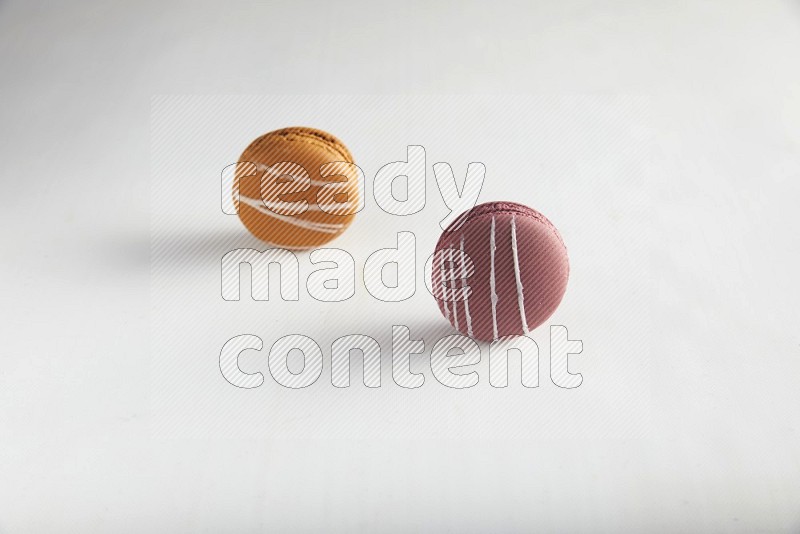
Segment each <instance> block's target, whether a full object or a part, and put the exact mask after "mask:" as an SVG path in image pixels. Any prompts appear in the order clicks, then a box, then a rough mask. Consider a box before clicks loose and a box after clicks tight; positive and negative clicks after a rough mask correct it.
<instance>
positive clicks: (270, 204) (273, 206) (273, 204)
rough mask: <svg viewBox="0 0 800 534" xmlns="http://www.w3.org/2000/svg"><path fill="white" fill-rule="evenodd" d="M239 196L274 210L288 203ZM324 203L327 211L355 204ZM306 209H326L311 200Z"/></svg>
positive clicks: (282, 207) (350, 206)
mask: <svg viewBox="0 0 800 534" xmlns="http://www.w3.org/2000/svg"><path fill="white" fill-rule="evenodd" d="M239 198H240V199H242V198H246V199H248V200H254V201H256V202H260V203H261V205H262V206H264V207H265V208H267V209H270V210H272V209H286V204H287V203H288V202H268V201H266V200H263V199H260V198H253V197H248V196H245V195H242V194H240V195H239ZM249 205H251V204H248V206H249ZM322 205H323V206H325V207H326V208H329V210H328V211H325V213H328V212H329V211H332V209H331V208H334V207H339V206H342V207H343V208H346V209H348V210H350V209H352V208H353V204H352V203H351V202H331V203H330V204H325V203H322ZM305 211H324V210H323V209H322V208H320V207H319V205H318V204H311V203H310V202H309V203H308V209H306V210H305ZM305 211H304V212H302V213H305ZM279 215H280V214H279Z"/></svg>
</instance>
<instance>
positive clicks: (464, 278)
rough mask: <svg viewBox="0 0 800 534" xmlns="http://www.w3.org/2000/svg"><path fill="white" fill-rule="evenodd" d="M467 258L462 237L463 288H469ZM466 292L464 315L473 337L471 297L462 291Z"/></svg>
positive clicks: (469, 332)
mask: <svg viewBox="0 0 800 534" xmlns="http://www.w3.org/2000/svg"><path fill="white" fill-rule="evenodd" d="M466 261H467V260H466V258H465V256H464V236H463V235H462V236H461V287H462V288H466V287H467V263H466ZM462 291H463V292H464V315H466V317H467V335H468V336H469V337H472V317H470V315H469V297H468V296H467V291H466V289H462Z"/></svg>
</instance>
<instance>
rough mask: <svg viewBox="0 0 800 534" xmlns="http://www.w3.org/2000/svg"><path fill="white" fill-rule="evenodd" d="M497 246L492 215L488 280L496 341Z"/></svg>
mask: <svg viewBox="0 0 800 534" xmlns="http://www.w3.org/2000/svg"><path fill="white" fill-rule="evenodd" d="M496 248H497V246H496V245H495V243H494V215H492V235H491V237H490V238H489V252H490V254H491V269H492V270H491V276H490V278H489V284H490V285H489V287H490V288H491V290H492V293H491V296H492V328H493V329H494V330H493V333H494V338H493V339H497V337H498V336H497V291H496V290H495V289H496V288H495V281H494V251H495V249H496Z"/></svg>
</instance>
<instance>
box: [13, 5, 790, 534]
mask: <svg viewBox="0 0 800 534" xmlns="http://www.w3.org/2000/svg"><path fill="white" fill-rule="evenodd" d="M798 51H800V7H798V6H797V4H795V3H789V2H785V3H784V2H694V3H691V4H690V5H677V4H668V3H661V2H625V3H613V4H612V3H610V2H581V3H579V2H547V3H540V4H538V5H537V6H534V7H531V6H530V5H528V4H527V3H518V4H511V3H498V2H493V3H491V4H487V5H481V4H477V3H470V4H464V5H458V6H456V5H450V4H444V3H430V2H425V3H418V4H400V3H397V4H393V5H387V6H378V5H374V4H372V3H369V4H368V3H364V4H363V5H359V4H355V3H351V4H333V3H331V4H329V5H324V6H323V5H314V4H311V3H305V4H304V3H291V4H289V3H286V4H282V5H270V6H268V5H266V4H264V5H260V4H254V3H249V2H248V3H233V4H228V5H225V6H223V5H212V4H203V3H185V4H170V5H166V6H165V5H164V4H162V3H157V2H153V3H136V4H130V5H129V6H128V7H120V6H112V5H107V4H105V3H99V2H98V3H96V4H89V3H85V4H72V5H68V4H66V3H64V4H61V3H59V4H55V3H54V4H52V5H51V4H45V3H37V2H19V3H14V2H5V3H0V67H1V68H2V71H1V72H2V77H0V126H1V127H2V128H1V129H0V132H2V133H0V136H1V138H2V143H0V156H2V160H0V165H2V166H1V167H0V168H2V181H3V191H2V193H3V194H2V195H1V196H0V203H1V204H0V207H2V217H3V220H2V233H0V235H2V240H3V241H2V242H3V249H4V255H3V260H2V263H0V266H2V275H3V278H2V279H3V288H2V289H3V300H2V302H3V307H2V313H3V317H2V319H3V320H2V323H0V324H2V325H3V342H4V343H3V350H2V352H1V353H0V358H2V360H1V361H2V364H3V365H2V368H0V532H42V531H70V530H77V531H81V532H94V531H117V532H120V531H131V532H141V531H143V530H147V531H157V532H161V531H165V532H167V531H169V532H179V531H211V532H219V531H233V532H238V531H263V530H270V531H279V532H280V531H303V530H305V531H308V530H315V531H318V530H332V531H356V530H366V531H378V532H382V531H409V530H410V531H442V530H445V529H448V528H449V529H451V530H454V531H456V530H457V531H480V532H485V531H501V532H510V531H530V530H533V529H538V530H544V531H552V532H589V531H592V532H598V531H599V532H612V531H614V532H618V531H639V532H641V531H647V532H675V531H698V532H715V531H717V532H731V531H741V532H753V531H765V532H791V531H797V530H798V528H800V504H798V503H800V454H799V453H798V451H800V413H799V410H798V404H800V394H798V392H797V385H798V379H800V358H798V357H799V356H800V336H799V335H798V331H797V325H798V324H800V311H798V305H797V299H798V294H800V291H798V287H797V286H798V284H797V283H796V281H795V276H796V272H798V271H800V261H798V259H799V256H798V252H797V236H798V230H800V228H798V226H799V225H798V216H797V213H796V211H795V210H796V205H797V201H798V199H800V164H798V150H799V146H800V83H799V82H800V72H798V69H797V65H798V64H800V61H798V60H800V57H798V56H800V53H799V52H798ZM187 93H191V94H271V93H275V94H286V95H294V94H309V93H311V94H314V93H320V94H330V93H367V94H397V93H400V94H437V95H438V94H454V93H483V94H508V93H514V94H520V95H533V96H537V95H544V96H547V95H550V96H551V97H553V96H555V97H556V98H562V97H564V95H575V94H590V95H599V96H601V97H611V98H613V97H615V96H616V95H640V96H641V97H643V98H645V99H646V100H647V101H648V102H649V110H650V111H649V118H648V124H649V128H650V131H651V137H650V140H649V149H648V157H649V158H650V163H649V171H648V173H647V176H648V181H647V184H646V186H647V193H648V195H647V207H648V208H649V210H650V211H649V218H648V220H647V224H648V225H649V230H648V231H649V232H650V233H651V234H652V235H651V240H650V243H649V246H646V247H642V249H641V253H642V254H643V255H645V258H644V260H643V261H645V262H646V267H645V268H643V271H642V272H643V273H644V275H646V278H647V279H648V280H650V282H651V286H650V289H649V301H648V305H647V307H646V308H647V310H648V311H649V320H650V321H651V324H652V330H650V331H649V332H647V335H646V339H645V336H642V335H641V333H637V335H638V338H637V337H636V335H634V339H638V340H639V341H640V342H641V341H646V347H647V350H642V351H641V357H642V358H647V363H646V367H647V369H648V376H649V377H650V380H651V383H650V384H649V388H648V390H647V391H646V395H643V396H642V397H643V398H649V400H650V401H651V402H650V408H649V412H650V416H649V418H648V421H649V422H648V424H647V425H645V426H641V427H638V431H637V432H634V433H631V434H630V435H628V436H624V435H619V434H617V435H610V434H614V433H609V434H608V435H604V434H603V433H602V432H595V431H592V432H585V433H581V432H570V433H564V434H562V435H558V434H553V433H552V432H547V433H545V435H544V436H543V437H541V438H537V437H536V436H535V435H532V433H531V432H529V431H527V430H529V429H527V430H526V431H525V432H521V433H519V432H518V433H515V432H514V430H513V429H510V430H508V432H507V433H506V434H497V433H495V434H487V435H485V436H483V437H479V436H477V435H475V434H474V433H473V432H469V433H468V434H469V435H461V436H460V435H457V434H456V433H454V432H450V431H449V430H452V427H450V426H448V425H449V423H445V424H444V425H443V428H444V429H445V430H444V431H442V432H441V433H440V434H439V435H435V434H434V435H431V436H428V435H422V434H421V433H418V434H416V435H409V436H407V437H404V436H402V435H393V434H392V435H384V436H380V435H361V436H356V437H348V436H347V435H339V436H336V437H333V436H323V435H320V434H317V435H314V433H308V434H306V435H303V433H302V432H289V433H284V434H280V433H276V434H274V435H272V436H260V437H246V436H236V435H232V436H229V437H228V438H226V439H220V438H219V437H217V436H195V437H187V436H174V437H167V436H164V435H163V433H161V432H158V424H157V423H158V421H157V419H158V417H157V414H156V411H157V410H156V405H154V404H151V396H152V395H151V394H152V391H151V389H152V387H151V386H152V384H153V380H152V374H151V360H152V359H153V358H154V357H156V356H158V355H157V354H154V352H153V345H152V344H151V342H152V339H151V323H150V321H151V316H152V310H151V294H150V287H151V286H150V282H151V273H150V245H151V231H150V230H151V227H150V223H151V215H152V210H151V206H152V204H151V165H150V163H151V146H150V121H151V97H152V95H155V94H187ZM525 98H527V97H525ZM499 101H500V99H498V102H499ZM271 126H272V125H269V126H266V127H265V128H266V129H269V128H270V127H271ZM276 126H283V124H280V125H276ZM387 128H390V126H389V125H387ZM520 130H521V131H520V132H519V135H520V136H524V135H526V134H528V133H529V132H528V130H527V129H524V128H521V129H520ZM530 131H531V132H536V133H535V134H533V135H539V136H541V135H543V131H542V129H541V127H540V126H538V125H536V124H534V125H531V127H530ZM335 133H339V132H335ZM240 135H242V136H244V137H246V136H245V134H244V133H242V134H240ZM343 137H344V136H343ZM469 139H472V138H471V137H469ZM238 142H239V141H236V143H232V144H233V145H235V146H239V145H238V144H237V143H238ZM245 142H246V141H245ZM399 142H400V143H407V142H413V141H412V140H406V139H400V140H399ZM472 142H475V140H474V139H472ZM359 143H360V142H359ZM423 144H424V143H423ZM364 145H366V143H364V144H362V146H364ZM353 148H354V150H355V147H353ZM382 148H385V149H386V152H387V153H389V152H392V151H393V150H394V149H393V147H392V146H390V145H382ZM198 150H202V148H198ZM238 150H239V149H238V148H237V149H236V150H235V151H234V157H235V155H236V154H237V153H238ZM376 159H377V156H376ZM441 159H444V160H446V161H448V160H449V159H450V158H448V157H442V158H441ZM381 161H389V159H386V158H383V156H381ZM431 163H432V162H431ZM451 163H452V164H453V165H454V168H455V170H456V171H457V172H458V168H459V167H458V165H459V163H458V162H457V161H456V159H453V161H451ZM577 168H578V169H579V170H580V172H581V173H585V172H587V170H586V169H583V168H581V167H577ZM461 169H462V172H463V166H462V167H461ZM490 169H491V168H490ZM217 172H218V169H209V175H208V176H198V177H197V180H198V182H199V183H201V182H205V181H206V180H213V181H214V182H215V183H216V180H217ZM373 172H374V170H373ZM562 172H563V169H562ZM542 174H543V176H542V177H541V178H542V179H544V180H547V179H548V175H547V174H546V173H542ZM531 176H532V177H536V173H532V174H531ZM582 176H583V175H582ZM587 176H588V175H587ZM582 179H585V178H582ZM492 180H493V178H491V175H490V174H487V184H489V183H495V184H499V185H497V186H496V187H498V188H499V189H498V191H497V194H498V195H500V194H501V190H502V188H503V187H506V186H504V185H502V184H503V183H504V182H503V181H502V179H500V178H499V177H498V180H497V181H494V182H492ZM613 183H615V182H613V181H612V184H613ZM561 196H566V195H565V194H564V191H563V190H556V192H555V193H553V192H551V193H550V194H549V197H548V199H547V200H546V201H544V200H543V201H541V202H544V203H545V204H546V206H547V207H545V206H542V205H541V204H540V203H539V202H530V203H531V204H532V205H534V207H537V208H541V209H542V211H544V212H545V213H546V214H548V215H552V218H553V219H554V222H556V223H557V224H558V225H559V226H560V227H565V228H566V230H565V232H566V231H568V232H569V234H570V235H572V236H576V237H575V239H577V240H578V241H580V239H581V237H580V235H581V232H582V229H581V227H582V225H588V224H590V223H591V219H590V218H588V217H587V216H586V215H582V216H581V217H578V218H576V217H575V216H574V215H573V213H572V212H573V210H575V209H576V208H577V207H580V208H581V210H586V209H588V206H585V205H584V203H581V204H580V205H579V206H567V205H565V204H563V203H561V202H560V201H559V198H560V197H561ZM482 198H483V197H482ZM582 212H583V211H582ZM233 222H235V220H234V221H233ZM354 231H356V227H353V228H352V229H351V230H350V231H349V232H348V236H345V237H344V238H343V239H348V238H349V235H350V232H354ZM353 237H355V236H353ZM568 245H569V241H568ZM619 246H620V247H626V243H625V242H624V241H623V242H621V243H620V244H619ZM624 250H625V253H628V252H629V249H627V248H625V249H624ZM613 254H614V252H613V251H610V252H609V253H608V255H607V256H606V257H608V258H614V257H618V256H615V255H613ZM573 257H574V256H573ZM577 265H578V266H580V265H582V263H580V262H579V263H578V264H577ZM640 274H641V273H640ZM584 280H588V278H585V279H584ZM573 291H576V292H577V290H576V289H575V286H571V287H570V289H569V290H568V299H569V298H573V297H572V292H573ZM577 295H578V296H580V295H583V293H582V292H579V293H577ZM578 296H576V297H574V298H576V299H577V298H578ZM581 298H584V297H581ZM570 302H575V301H570V300H565V306H568V305H572V304H570ZM240 304H241V303H240ZM568 309H569V308H566V309H565V310H562V309H560V310H559V312H558V313H559V314H563V313H566V311H567V310H568ZM563 322H564V323H566V324H567V325H568V326H569V325H570V323H569V320H568V318H564V321H563ZM586 324H587V325H588V326H587V328H589V329H591V323H586ZM253 333H256V334H262V333H261V332H253ZM347 333H350V332H347ZM263 337H264V338H267V337H268V336H267V335H266V334H263ZM576 337H584V336H581V335H580V334H579V333H577V332H576ZM591 341H592V340H591V339H590V338H589V337H585V341H584V354H583V355H581V356H579V357H578V358H584V361H585V362H588V361H590V360H589V358H594V360H591V361H592V363H584V364H583V365H587V367H585V368H584V369H582V370H583V371H585V373H586V374H585V379H586V380H588V379H589V378H590V377H591V376H592V375H591V374H590V373H589V371H588V369H590V368H591V367H590V366H594V367H595V368H597V369H602V367H601V366H602V363H598V362H599V361H601V360H598V358H601V357H602V356H603V354H598V353H597V352H596V351H595V352H592V351H590V348H591V345H590V343H591ZM265 342H267V343H269V342H270V341H268V340H267V339H265ZM618 343H619V347H620V350H621V351H625V352H626V353H629V354H632V353H634V352H635V351H634V350H633V349H632V347H631V344H630V339H627V338H626V339H619V340H618ZM212 347H215V345H213V344H211V345H209V349H211V348H212ZM323 348H324V346H323ZM605 371H607V369H606V370H605ZM268 379H269V377H268ZM427 380H428V381H430V380H431V377H428V379H427ZM547 385H548V384H547V383H543V385H542V387H541V388H540V390H541V391H535V392H534V395H536V394H539V393H541V394H543V395H545V396H547V397H548V398H552V394H553V392H552V391H548V390H547V389H546V388H545V387H544V386H547ZM550 386H552V385H551V384H550ZM583 387H584V386H581V388H579V389H578V390H576V391H575V392H576V393H578V394H580V395H582V396H584V397H585V396H587V395H590V394H591V391H590V390H588V389H587V390H585V391H584V389H583ZM423 388H439V389H435V391H438V392H441V391H442V390H443V388H442V387H441V386H438V385H436V384H434V383H430V384H428V383H426V385H425V386H423ZM329 389H330V387H329V384H328V385H327V386H324V387H323V389H322V390H324V391H325V392H326V394H330V392H329ZM551 389H552V388H551ZM322 390H321V391H322ZM225 391H227V390H225ZM427 391H428V389H425V392H427ZM431 391H434V390H433V389H431ZM508 391H509V392H510V393H511V389H509V390H508ZM351 392H353V393H354V395H357V391H356V390H355V389H352V390H350V391H349V392H348V393H351ZM290 393H292V394H295V393H298V392H290ZM306 393H308V392H301V394H306ZM384 393H385V394H386V395H387V397H385V398H382V402H385V400H386V398H390V396H391V395H392V393H391V392H390V391H389V390H388V389H387V390H386V391H385V392H380V393H377V395H379V396H380V395H381V394H384ZM459 393H468V392H459ZM424 394H425V393H424ZM312 395H313V392H312ZM432 395H434V396H435V395H436V393H432ZM350 398H352V399H355V396H352V397H350ZM466 398H470V397H466ZM534 399H535V397H534ZM365 400H366V398H365ZM468 402H471V401H468ZM534 402H535V401H534ZM587 402H588V400H587ZM266 408H268V406H265V409H266ZM349 408H350V409H351V410H353V411H356V412H357V411H358V410H364V409H367V408H364V407H363V406H362V405H361V404H359V403H355V402H353V403H351V404H350V405H349ZM623 408H624V407H623ZM431 409H432V410H435V405H434V406H432V408H431ZM432 413H434V414H435V412H432ZM623 413H624V412H623ZM418 415H419V417H420V419H421V420H422V421H428V422H427V423H423V426H425V425H427V428H435V425H433V424H431V423H430V421H431V419H426V418H428V417H435V415H427V414H426V413H424V412H419V414H418ZM354 417H355V414H354ZM468 424H469V423H468ZM475 428H476V427H475V425H474V423H472V426H471V427H470V429H471V430H472V429H475Z"/></svg>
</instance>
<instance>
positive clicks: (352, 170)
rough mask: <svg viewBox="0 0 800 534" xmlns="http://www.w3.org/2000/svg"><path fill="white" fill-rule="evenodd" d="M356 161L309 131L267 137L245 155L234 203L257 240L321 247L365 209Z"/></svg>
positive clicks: (338, 143) (299, 129) (329, 137)
mask: <svg viewBox="0 0 800 534" xmlns="http://www.w3.org/2000/svg"><path fill="white" fill-rule="evenodd" d="M360 179H361V177H360V172H359V171H358V170H357V168H356V167H355V165H354V162H353V156H352V155H351V154H350V151H349V150H348V149H347V147H346V146H345V145H344V143H342V142H341V141H340V140H339V139H337V138H336V137H334V136H333V135H331V134H329V133H327V132H323V131H321V130H316V129H313V128H305V127H291V128H283V129H281V130H276V131H274V132H269V133H267V134H265V135H262V136H261V137H259V138H257V139H256V140H255V141H253V142H252V143H250V145H249V146H248V147H247V148H246V149H245V150H244V152H243V153H242V155H241V157H240V158H239V162H238V164H237V166H236V179H235V181H234V189H233V197H234V204H235V205H236V206H237V209H238V213H239V218H240V219H241V221H242V223H243V224H244V225H245V227H246V228H247V229H248V230H249V231H250V232H251V233H252V234H253V235H254V236H256V237H257V238H258V239H260V240H262V241H265V242H267V243H270V244H272V245H276V246H279V247H284V248H288V249H309V248H314V247H317V246H320V245H323V244H325V243H327V242H329V241H331V240H332V239H334V238H336V237H337V236H338V235H340V234H341V233H342V232H344V231H345V230H346V229H347V227H348V226H350V224H351V223H352V222H353V219H354V218H355V214H356V211H358V210H359V209H360V207H361V205H362V203H363V199H361V198H360V189H361V184H360Z"/></svg>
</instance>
